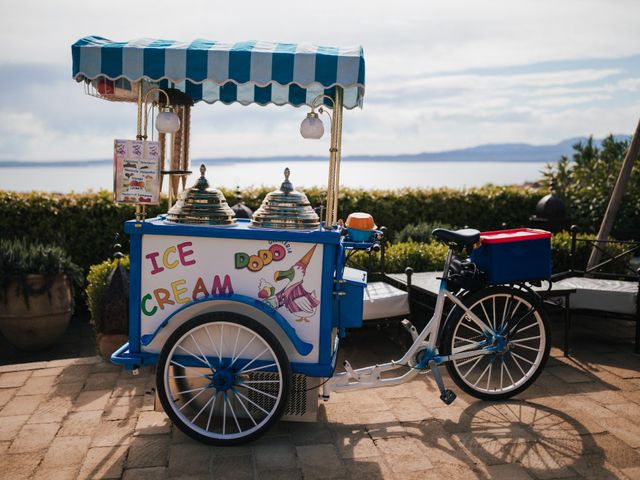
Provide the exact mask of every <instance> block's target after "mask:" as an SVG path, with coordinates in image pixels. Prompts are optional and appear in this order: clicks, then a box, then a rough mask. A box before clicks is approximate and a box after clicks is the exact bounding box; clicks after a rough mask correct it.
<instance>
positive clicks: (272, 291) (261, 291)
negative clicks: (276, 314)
mask: <svg viewBox="0 0 640 480" xmlns="http://www.w3.org/2000/svg"><path fill="white" fill-rule="evenodd" d="M258 298H259V299H260V300H262V301H263V302H264V303H266V304H267V305H269V306H270V307H271V308H278V300H277V299H276V287H274V286H273V285H271V284H270V283H269V282H267V281H266V280H265V279H264V278H261V279H260V285H258Z"/></svg>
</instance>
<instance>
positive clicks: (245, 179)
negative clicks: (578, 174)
mask: <svg viewBox="0 0 640 480" xmlns="http://www.w3.org/2000/svg"><path fill="white" fill-rule="evenodd" d="M198 166H199V165H198V164H197V162H196V161H194V162H192V166H191V170H192V171H194V172H196V173H197V172H198ZM285 167H289V169H290V170H291V177H290V180H291V182H292V183H293V185H294V186H296V187H299V188H302V187H305V186H323V185H326V184H327V176H328V172H329V164H328V162H324V161H286V162H285V161H283V162H282V163H279V162H277V161H269V162H239V163H221V164H215V163H213V162H212V163H209V164H207V174H206V176H207V178H208V180H209V183H210V184H211V185H213V186H217V187H219V186H225V187H235V186H236V185H238V186H240V188H246V187H249V186H259V185H268V186H277V185H279V184H280V183H281V182H282V180H283V171H284V169H285ZM543 168H544V164H543V163H537V162H520V163H510V162H364V161H345V160H343V162H342V165H341V169H340V185H341V186H347V187H362V188H385V189H386V188H403V187H421V188H425V187H426V188H429V187H451V188H462V187H477V186H482V185H485V184H488V183H492V184H494V185H512V184H522V183H525V182H531V181H535V180H538V179H540V177H541V171H542V170H543ZM196 173H193V174H192V175H191V178H189V179H188V181H187V186H189V185H192V184H193V183H194V182H195V179H196V178H197V176H196ZM198 175H199V173H198ZM112 187H113V169H112V167H111V166H109V165H98V166H88V167H75V166H74V167H21V168H14V167H11V168H0V190H13V191H20V192H22V191H31V190H40V191H45V192H61V193H68V192H72V191H74V192H83V191H87V190H99V189H107V190H111V189H112Z"/></svg>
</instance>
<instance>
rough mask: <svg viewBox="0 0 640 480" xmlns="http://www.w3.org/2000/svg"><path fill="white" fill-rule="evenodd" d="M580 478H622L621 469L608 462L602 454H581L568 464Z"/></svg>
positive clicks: (607, 479) (601, 479) (606, 479)
mask: <svg viewBox="0 0 640 480" xmlns="http://www.w3.org/2000/svg"><path fill="white" fill-rule="evenodd" d="M569 467H570V468H571V470H573V471H575V472H576V473H577V474H578V475H579V476H580V478H585V479H593V480H613V479H617V478H624V474H623V473H622V471H621V470H619V469H618V468H616V467H614V466H613V465H611V464H610V463H608V462H607V461H606V459H605V457H604V456H602V455H581V456H580V457H579V458H576V459H575V460H574V461H573V462H572V463H570V464H569Z"/></svg>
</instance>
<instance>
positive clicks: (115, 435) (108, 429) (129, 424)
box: [91, 418, 136, 447]
mask: <svg viewBox="0 0 640 480" xmlns="http://www.w3.org/2000/svg"><path fill="white" fill-rule="evenodd" d="M135 424H136V419H135V418H128V419H126V420H115V421H104V420H103V421H102V422H101V423H100V425H99V427H98V430H97V432H96V433H95V435H94V436H93V440H92V442H91V446H92V447H110V446H114V445H128V444H129V443H131V438H132V437H133V432H134V428H135Z"/></svg>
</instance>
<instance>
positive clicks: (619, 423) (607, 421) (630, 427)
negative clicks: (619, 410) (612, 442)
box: [598, 417, 640, 448]
mask: <svg viewBox="0 0 640 480" xmlns="http://www.w3.org/2000/svg"><path fill="white" fill-rule="evenodd" d="M598 423H600V424H601V425H602V426H603V427H605V428H606V429H607V431H608V432H609V433H611V434H613V435H615V436H616V437H618V438H619V439H620V440H622V441H623V442H624V443H625V444H626V445H628V446H630V447H631V448H640V426H638V425H637V424H635V425H634V422H632V421H630V420H629V419H627V418H623V417H614V418H602V419H599V420H598Z"/></svg>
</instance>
